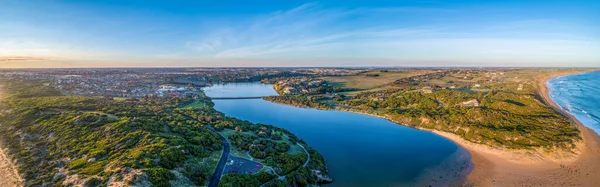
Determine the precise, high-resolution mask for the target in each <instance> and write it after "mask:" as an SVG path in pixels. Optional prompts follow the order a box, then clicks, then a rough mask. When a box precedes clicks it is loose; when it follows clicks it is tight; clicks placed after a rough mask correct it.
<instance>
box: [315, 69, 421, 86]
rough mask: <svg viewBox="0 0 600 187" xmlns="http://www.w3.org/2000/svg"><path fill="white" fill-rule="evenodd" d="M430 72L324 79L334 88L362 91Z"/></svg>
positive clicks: (412, 71) (371, 72)
mask: <svg viewBox="0 0 600 187" xmlns="http://www.w3.org/2000/svg"><path fill="white" fill-rule="evenodd" d="M427 72H430V71H429V70H417V71H415V70H411V71H389V72H381V71H369V72H365V73H361V74H359V75H354V76H332V77H323V79H324V80H326V81H329V82H331V83H332V84H333V86H338V87H344V88H358V89H361V90H365V89H373V88H376V87H380V86H383V85H386V84H388V83H392V82H394V81H396V80H398V79H401V78H405V77H411V76H415V75H420V74H425V73H427ZM368 74H377V75H379V76H376V77H374V76H366V75H368Z"/></svg>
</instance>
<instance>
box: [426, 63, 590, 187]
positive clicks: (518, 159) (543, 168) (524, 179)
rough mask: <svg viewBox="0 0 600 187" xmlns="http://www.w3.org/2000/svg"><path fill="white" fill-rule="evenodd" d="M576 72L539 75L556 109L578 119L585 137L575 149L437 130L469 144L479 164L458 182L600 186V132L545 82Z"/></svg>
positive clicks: (544, 92)
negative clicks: (475, 139)
mask: <svg viewBox="0 0 600 187" xmlns="http://www.w3.org/2000/svg"><path fill="white" fill-rule="evenodd" d="M571 73H576V72H555V73H550V74H545V75H541V76H539V77H537V78H536V81H537V86H538V87H539V88H538V90H539V91H540V93H539V95H540V96H541V97H542V99H543V100H544V102H546V103H547V104H548V105H550V106H551V107H553V108H554V109H555V110H556V111H558V112H560V113H562V114H563V115H565V116H567V117H568V118H569V119H571V120H572V121H574V122H575V124H576V125H577V127H578V129H579V130H580V131H581V135H582V138H583V141H581V142H580V143H578V144H577V148H576V151H575V152H574V153H564V154H557V153H544V152H543V151H536V152H532V151H529V152H525V151H516V150H502V149H494V148H491V147H489V146H484V145H480V144H474V143H471V142H468V141H466V140H464V139H462V138H460V137H459V136H457V135H454V134H450V133H446V132H439V131H433V132H434V133H436V134H439V135H441V136H444V137H446V138H448V139H450V140H452V141H454V142H456V143H457V144H459V145H461V146H463V147H464V148H466V149H467V150H468V151H469V152H470V153H471V157H472V161H473V163H474V164H475V168H474V170H473V171H472V172H471V174H470V175H469V176H468V177H467V181H466V183H465V184H457V186H545V187H546V186H600V177H598V176H599V175H600V164H599V163H600V136H598V134H596V133H595V132H593V131H592V130H591V129H589V128H587V127H585V126H583V124H581V123H580V122H579V121H577V119H575V117H573V116H572V115H570V114H568V113H567V112H565V111H563V110H562V109H560V107H558V105H557V104H556V103H554V102H553V101H552V100H551V99H550V96H549V94H548V88H547V87H546V85H545V83H546V81H547V80H548V79H550V78H552V77H556V76H563V75H567V74H571Z"/></svg>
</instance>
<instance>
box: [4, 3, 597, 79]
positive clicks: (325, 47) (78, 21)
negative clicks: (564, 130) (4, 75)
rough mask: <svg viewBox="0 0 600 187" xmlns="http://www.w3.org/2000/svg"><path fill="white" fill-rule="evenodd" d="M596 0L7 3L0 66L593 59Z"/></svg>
mask: <svg viewBox="0 0 600 187" xmlns="http://www.w3.org/2000/svg"><path fill="white" fill-rule="evenodd" d="M599 17H600V2H598V1H541V0H540V1H485V2H483V1H434V0H431V1H418V2H410V1H374V2H373V1H315V2H302V1H255V2H250V1H235V2H234V1H229V2H222V1H168V2H167V1H135V0H134V1H118V0H105V1H58V0H50V1H43V0H31V1H17V0H0V58H2V57H8V56H18V57H34V58H47V59H49V60H42V61H1V59H0V68H51V67H55V68H62V67H64V68H71V67H231V66H234V67H251V66H263V67H264V66H268V67H278V66H281V67H323V66H326V67H340V66H348V67H359V66H360V67H369V66H395V67H432V66H436V67H439V66H442V67H456V66H482V67H485V66H492V67H546V66H548V67H598V66H600V22H599V21H598V19H597V18H599Z"/></svg>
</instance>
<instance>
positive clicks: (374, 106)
mask: <svg viewBox="0 0 600 187" xmlns="http://www.w3.org/2000/svg"><path fill="white" fill-rule="evenodd" d="M494 72H495V71H494ZM449 74H450V72H449V71H439V72H435V73H429V74H425V75H419V76H417V77H409V78H403V79H400V80H397V81H396V82H395V83H393V84H392V85H390V88H387V89H384V90H377V91H366V92H362V93H358V94H356V95H354V96H351V97H350V96H344V95H343V94H338V95H336V96H333V97H330V96H320V95H296V96H279V97H267V98H266V99H267V100H269V101H273V102H278V103H283V104H290V105H296V106H305V107H315V108H320V109H338V110H346V111H354V112H361V113H369V114H374V115H378V116H382V117H385V118H387V119H390V120H392V121H395V122H398V123H401V124H403V125H408V126H413V127H418V128H425V129H434V130H439V131H444V132H450V133H453V134H457V135H459V136H461V137H462V138H464V139H466V140H468V141H471V142H475V143H480V144H485V145H490V146H493V147H503V148H511V149H537V148H542V149H544V150H547V151H554V150H560V151H567V152H570V151H572V150H573V148H575V143H576V142H578V141H580V140H581V135H580V132H579V130H578V129H577V127H576V126H575V125H574V124H573V122H572V121H570V120H569V119H567V118H566V117H565V116H562V115H561V114H560V113H558V112H556V111H555V110H553V109H552V108H551V107H550V106H547V105H546V104H545V103H543V102H542V101H541V100H540V97H539V96H538V95H537V94H538V93H537V92H536V90H535V89H534V87H533V86H531V85H527V82H526V81H522V83H521V84H519V83H514V82H510V81H506V80H500V81H490V80H486V81H481V80H480V81H479V82H481V84H484V86H482V88H480V90H483V91H479V90H477V91H474V90H475V89H471V88H473V87H474V86H473V85H474V84H477V87H480V85H478V83H479V82H475V81H471V79H469V80H468V81H460V80H458V79H455V78H453V79H450V78H448V76H449ZM470 74H471V76H474V77H475V78H476V79H480V78H481V77H484V75H486V74H489V72H486V71H475V72H471V73H470ZM448 80H452V81H448ZM437 82H440V83H442V85H441V86H440V84H434V83H437ZM444 84H445V85H444ZM523 84H525V85H523ZM453 85H457V87H456V88H448V87H449V86H452V87H454V86H453ZM483 87H485V88H483Z"/></svg>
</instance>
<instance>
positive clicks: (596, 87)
mask: <svg viewBox="0 0 600 187" xmlns="http://www.w3.org/2000/svg"><path fill="white" fill-rule="evenodd" d="M546 86H547V87H548V89H550V97H551V98H552V100H553V101H554V102H555V103H556V104H558V105H559V106H560V107H561V108H562V109H563V110H566V111H567V112H569V113H571V114H572V115H573V116H575V117H576V118H577V120H579V121H580V122H581V123H582V124H583V125H585V126H586V127H589V128H590V129H592V130H594V131H595V132H596V133H599V134H600V71H594V72H588V73H582V74H574V75H567V76H562V77H556V78H553V79H550V80H548V82H546Z"/></svg>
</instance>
